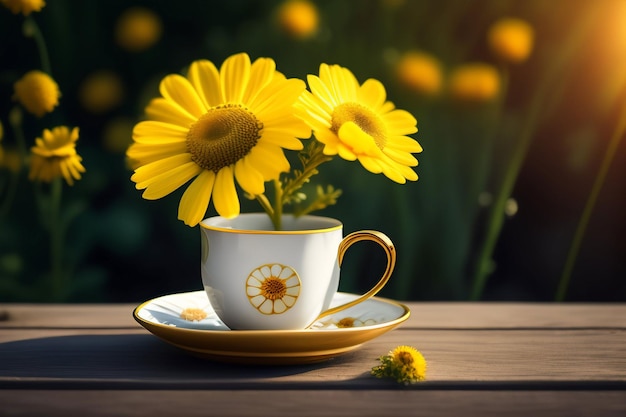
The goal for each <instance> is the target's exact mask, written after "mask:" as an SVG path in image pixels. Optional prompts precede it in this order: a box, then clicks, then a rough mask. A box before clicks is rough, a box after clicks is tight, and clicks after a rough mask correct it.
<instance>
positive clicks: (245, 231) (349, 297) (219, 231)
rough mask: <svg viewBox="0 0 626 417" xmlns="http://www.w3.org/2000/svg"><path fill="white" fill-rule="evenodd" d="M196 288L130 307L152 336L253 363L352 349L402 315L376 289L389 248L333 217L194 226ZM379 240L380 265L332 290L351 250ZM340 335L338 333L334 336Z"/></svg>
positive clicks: (247, 218) (304, 359) (404, 314)
mask: <svg viewBox="0 0 626 417" xmlns="http://www.w3.org/2000/svg"><path fill="white" fill-rule="evenodd" d="M200 230H201V237H202V261H201V271H202V282H203V285H204V290H203V291H194V292H189V293H180V294H171V295H166V296H162V297H158V298H155V299H153V300H149V301H147V302H145V303H143V304H141V305H139V306H138V307H137V308H136V309H135V310H134V312H133V316H134V318H135V320H137V321H138V322H139V324H141V325H142V326H143V327H145V328H146V329H147V330H148V331H150V332H151V333H153V334H154V335H156V336H158V337H160V338H161V339H163V340H165V341H166V342H168V343H170V344H173V345H175V346H177V347H179V348H181V349H184V350H186V351H188V352H190V353H192V354H194V355H196V356H201V357H206V358H210V359H214V360H220V361H226V362H239V363H259V364H296V363H309V362H319V361H323V360H326V359H330V358H332V357H335V356H338V355H340V354H342V353H346V352H349V351H351V350H354V349H356V348H358V347H359V346H360V345H361V344H362V343H364V342H366V341H369V340H371V339H373V338H376V337H378V336H380V335H381V334H383V333H386V332H388V331H390V330H392V329H393V328H395V327H397V326H398V325H400V324H401V323H402V322H403V321H405V320H406V319H407V318H408V317H409V314H410V312H409V309H408V308H407V307H406V306H405V305H403V304H400V303H397V302H395V301H393V300H388V299H384V298H380V297H376V296H375V295H376V294H377V293H378V292H379V291H380V290H381V289H382V288H383V287H384V285H385V284H386V283H387V281H388V280H389V278H390V277H391V274H392V272H393V269H394V266H395V262H396V252H395V248H394V246H393V243H392V242H391V240H390V239H389V238H388V237H387V236H386V235H385V234H383V233H381V232H378V231H374V230H363V231H358V232H354V233H350V234H348V235H347V236H344V235H343V226H342V224H341V222H340V221H338V220H336V219H332V218H328V217H321V216H312V215H307V216H301V217H297V218H296V217H293V216H291V215H285V216H284V217H283V227H282V230H280V231H276V230H274V227H273V225H272V223H271V221H270V218H269V217H268V216H267V214H265V213H250V214H241V215H239V216H238V217H236V218H234V219H226V218H223V217H219V216H217V217H210V218H208V219H205V220H203V221H202V222H201V223H200ZM361 241H372V242H375V243H377V244H378V245H379V246H380V247H381V248H382V250H383V251H384V252H385V255H386V262H387V263H386V268H385V271H384V272H383V274H382V276H381V278H380V279H379V281H378V282H377V284H376V285H375V286H374V287H373V288H372V289H371V290H369V291H368V292H366V293H365V294H363V295H359V294H351V293H343V292H338V288H339V279H340V267H341V263H342V261H343V258H344V255H345V253H346V252H347V251H348V249H349V248H350V247H351V246H352V245H354V244H356V243H358V242H361ZM339 336H341V337H339Z"/></svg>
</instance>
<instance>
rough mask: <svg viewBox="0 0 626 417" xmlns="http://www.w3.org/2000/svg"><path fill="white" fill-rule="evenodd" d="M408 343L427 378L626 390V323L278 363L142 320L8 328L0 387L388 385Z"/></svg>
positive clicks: (397, 335)
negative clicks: (196, 345)
mask: <svg viewBox="0 0 626 417" xmlns="http://www.w3.org/2000/svg"><path fill="white" fill-rule="evenodd" d="M403 344H407V345H412V346H414V347H416V348H417V349H419V350H420V351H421V352H422V353H423V354H424V356H425V358H426V360H427V361H428V364H429V368H428V381H426V383H425V384H421V385H420V386H430V385H434V386H435V388H437V389H439V388H442V387H448V388H449V389H452V388H463V389H466V388H469V387H481V388H482V389H489V388H491V389H500V388H501V387H503V386H509V387H510V388H512V387H515V388H516V389H523V388H542V389H546V388H550V387H552V388H554V387H560V386H567V385H569V386H573V387H576V388H577V389H581V388H584V387H587V388H594V389H599V388H602V387H605V388H606V387H617V388H620V387H621V389H626V330H602V329H601V330H410V329H402V328H400V329H397V330H394V331H392V332H390V333H387V334H385V335H383V336H381V337H379V338H377V339H375V340H373V341H370V342H368V343H366V344H365V345H363V346H362V347H361V348H359V349H358V350H357V351H354V352H351V353H348V354H346V355H344V356H341V357H338V358H335V359H333V360H331V361H328V362H323V363H320V364H313V365H297V366H274V367H263V366H260V367H255V366H243V365H231V364H222V363H217V362H212V361H208V360H203V359H198V358H195V357H192V356H188V355H187V354H185V353H184V352H183V351H181V350H179V349H177V348H175V347H172V346H170V345H167V344H165V343H164V342H162V341H161V340H159V339H157V338H156V337H154V336H152V335H150V334H148V333H147V332H144V331H142V329H139V330H125V331H105V330H100V331H92V330H84V331H79V330H72V329H69V330H45V331H40V330H9V329H5V330H3V331H0V388H20V387H30V388H37V387H41V388H44V387H59V388H67V389H71V388H76V387H83V388H86V387H93V388H106V389H116V388H117V389H119V388H121V387H124V388H128V389H133V388H136V389H139V388H145V389H149V388H154V387H159V388H179V389H183V388H185V389H193V388H197V389H228V388H230V389H235V388H246V387H247V388H249V389H264V388H267V387H272V388H273V389H289V388H295V387H301V388H310V389H312V388H314V389H324V388H325V387H326V388H328V387H333V388H337V389H374V388H380V387H384V386H387V385H388V383H386V381H381V380H378V379H376V378H373V377H371V376H370V375H369V371H370V369H371V368H372V367H373V366H375V365H376V364H377V363H378V361H377V358H378V357H379V356H380V355H384V354H386V353H387V352H388V351H389V350H390V349H393V348H394V347H396V346H398V345H403ZM507 384H508V385H507ZM392 385H393V384H392Z"/></svg>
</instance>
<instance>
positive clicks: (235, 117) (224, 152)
mask: <svg viewBox="0 0 626 417" xmlns="http://www.w3.org/2000/svg"><path fill="white" fill-rule="evenodd" d="M261 130H263V123H261V122H260V121H259V120H258V119H257V118H256V117H255V116H254V114H252V113H251V112H250V111H248V109H246V108H245V107H243V106H241V105H239V104H225V105H222V106H216V107H213V108H211V109H210V110H209V111H208V112H207V113H205V114H204V115H203V116H202V117H200V118H199V119H198V120H197V121H196V122H195V123H194V124H193V125H191V128H189V132H187V150H188V151H189V153H190V154H191V160H192V161H193V162H195V163H196V164H198V165H199V166H200V167H202V168H204V169H206V170H209V171H213V172H218V171H219V170H220V169H222V168H224V167H227V166H229V165H232V164H234V163H235V162H237V161H238V160H240V159H241V158H243V157H244V156H246V155H247V154H248V152H250V150H251V149H252V148H254V146H255V145H256V144H257V142H258V141H259V139H260V138H261Z"/></svg>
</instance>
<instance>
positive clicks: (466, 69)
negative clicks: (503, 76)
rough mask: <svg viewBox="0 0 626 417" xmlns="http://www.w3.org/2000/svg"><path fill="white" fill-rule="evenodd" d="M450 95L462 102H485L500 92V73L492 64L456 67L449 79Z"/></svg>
mask: <svg viewBox="0 0 626 417" xmlns="http://www.w3.org/2000/svg"><path fill="white" fill-rule="evenodd" d="M448 88H449V91H450V95H451V96H452V97H453V98H455V99H457V100H459V101H462V102H485V101H489V100H492V99H494V98H496V97H497V95H498V93H499V92H500V74H499V73H498V70H497V69H496V68H495V67H494V66H493V65H490V64H485V63H481V62H476V63H468V64H463V65H460V66H458V67H457V68H455V69H454V70H453V71H452V73H451V74H450V79H449V80H448Z"/></svg>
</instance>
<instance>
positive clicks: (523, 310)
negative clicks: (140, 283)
mask: <svg viewBox="0 0 626 417" xmlns="http://www.w3.org/2000/svg"><path fill="white" fill-rule="evenodd" d="M138 304H139V303H137V304H108V305H107V304H102V305H99V304H92V305H82V304H70V305H46V304H4V305H0V312H2V311H4V312H6V316H7V319H6V320H0V330H2V329H6V328H72V327H75V328H102V329H106V328H110V329H117V328H136V327H138V324H137V323H136V322H135V321H134V319H133V318H132V311H133V309H134V308H135V307H136V306H137V305H138ZM407 305H408V306H409V308H410V309H411V317H410V318H409V319H408V320H407V321H406V322H405V323H404V324H403V325H402V327H404V328H416V329H483V328H484V329H489V328H494V329H516V328H521V329H523V328H531V329H532V328H563V329H567V328H582V329H584V328H607V329H610V328H621V329H626V304H623V303H620V304H575V303H573V304H569V303H565V304H557V303H465V302H423V303H419V302H409V303H407Z"/></svg>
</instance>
